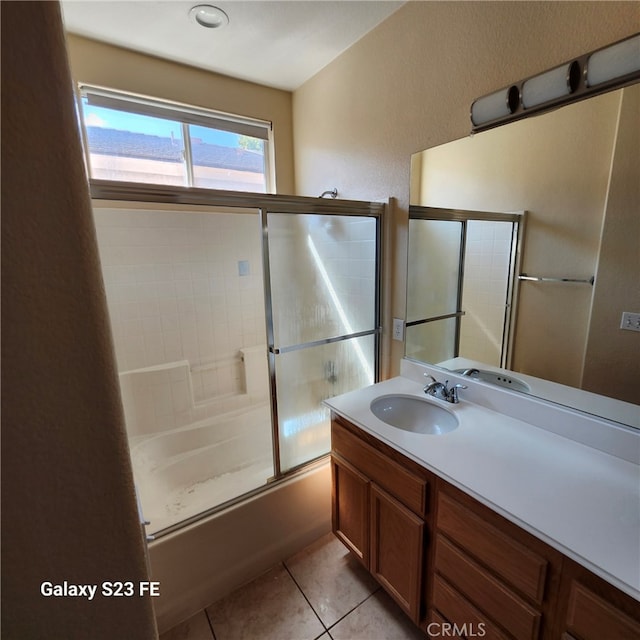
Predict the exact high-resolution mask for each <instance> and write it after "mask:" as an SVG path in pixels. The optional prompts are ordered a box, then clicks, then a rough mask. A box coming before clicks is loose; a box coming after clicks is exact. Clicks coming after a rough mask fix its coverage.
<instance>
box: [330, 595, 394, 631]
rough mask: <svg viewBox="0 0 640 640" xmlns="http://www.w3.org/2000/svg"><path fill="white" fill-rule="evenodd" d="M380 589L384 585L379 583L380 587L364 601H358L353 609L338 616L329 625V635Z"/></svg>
mask: <svg viewBox="0 0 640 640" xmlns="http://www.w3.org/2000/svg"><path fill="white" fill-rule="evenodd" d="M380 589H382V587H381V586H380V585H378V587H377V588H376V589H375V590H374V591H372V592H371V593H370V594H369V595H368V596H367V597H366V598H365V599H364V600H363V601H362V602H358V604H357V605H356V606H355V607H353V609H349V611H347V613H345V614H344V615H343V616H341V617H340V618H338V619H337V620H336V621H335V622H334V623H333V624H332V625H331V626H330V627H328V628H327V632H328V633H329V635H331V633H330V632H331V629H333V628H334V627H335V626H336V625H337V624H338V623H340V622H342V621H343V620H344V619H345V618H346V617H348V616H350V615H351V614H352V613H353V612H354V611H355V610H356V609H357V608H358V607H360V606H362V605H363V604H364V603H365V602H366V601H367V600H369V598H371V597H372V596H374V595H375V594H376V593H378V591H380Z"/></svg>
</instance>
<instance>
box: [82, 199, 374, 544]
mask: <svg viewBox="0 0 640 640" xmlns="http://www.w3.org/2000/svg"><path fill="white" fill-rule="evenodd" d="M100 188H103V187H100ZM107 189H108V188H107ZM169 191H170V190H169V189H167V194H169ZM121 194H122V191H119V192H118V195H120V199H123V196H122V195H121ZM131 196H135V197H131ZM94 197H95V199H94V219H95V223H96V231H97V238H98V245H99V249H100V257H101V263H102V270H103V277H104V282H105V290H106V294H107V303H108V307H109V314H110V318H111V325H112V331H113V337H114V346H115V351H116V359H117V363H118V370H119V378H120V387H121V394H122V401H123V407H124V412H125V422H126V426H127V434H128V437H129V445H130V452H131V458H132V464H133V470H134V476H135V481H136V485H137V491H138V494H139V498H140V502H141V508H142V512H143V513H144V518H145V520H147V521H150V522H151V524H150V525H148V526H147V534H149V535H151V536H154V537H156V538H157V537H159V536H163V535H165V534H167V533H169V532H172V531H175V530H177V529H180V528H182V527H183V526H185V525H186V524H189V523H191V522H194V521H195V520H198V519H200V518H202V517H204V516H206V515H210V514H213V513H215V512H217V511H219V510H221V509H223V508H226V507H227V506H230V505H232V504H235V503H236V502H238V501H242V500H244V499H246V497H248V496H251V495H254V494H255V493H256V492H260V491H262V490H263V489H264V488H266V487H267V486H269V487H272V486H274V482H278V481H279V480H284V479H286V478H287V477H288V475H290V474H291V473H293V472H296V471H299V470H304V469H305V468H307V466H308V465H309V463H311V462H314V461H315V460H318V459H320V458H322V457H323V456H326V455H327V453H328V451H329V448H330V430H329V411H328V409H327V408H326V407H324V406H323V405H322V400H323V399H325V398H327V397H332V396H334V395H338V394H340V393H344V392H346V391H350V390H352V389H355V388H359V387H362V386H366V385H367V384H371V383H372V382H374V381H375V379H376V377H377V376H376V373H375V372H376V370H377V353H378V350H379V330H378V327H379V310H378V305H379V282H378V278H379V275H378V273H379V268H378V256H379V253H380V251H379V247H380V242H381V240H380V215H381V212H382V205H377V204H376V205H373V204H372V205H369V204H367V203H365V205H366V206H364V208H363V203H348V202H347V203H343V202H334V201H333V200H324V199H323V200H321V201H320V202H319V201H318V200H317V199H300V200H301V202H297V201H296V202H292V199H289V198H287V206H286V207H283V208H284V210H285V211H287V212H286V213H280V212H279V211H278V207H276V206H275V205H274V206H273V207H270V208H271V209H273V210H268V207H266V206H256V205H257V203H256V199H257V200H259V199H260V196H248V195H247V196H243V197H242V203H241V204H242V206H240V203H238V204H236V203H233V205H231V206H230V205H229V203H228V202H226V203H225V206H219V205H215V204H211V203H210V202H209V203H204V204H203V203H202V202H198V203H191V202H185V203H181V204H179V205H173V204H172V205H169V204H157V203H156V204H153V203H150V202H146V201H145V198H144V189H143V190H142V191H141V193H137V192H136V191H135V190H133V189H132V190H127V200H124V202H121V203H119V204H118V205H117V206H114V205H113V201H114V200H117V199H118V198H114V197H113V194H111V193H109V194H108V195H107V194H102V196H101V197H99V198H98V197H96V193H95V192H94ZM167 200H169V195H167ZM232 200H233V199H232ZM275 200H277V197H275ZM294 200H297V199H294ZM310 200H312V201H313V202H312V203H310V202H309V201H310ZM261 204H262V205H264V203H261ZM270 204H271V203H270ZM251 205H253V206H251ZM314 208H319V209H320V210H321V212H322V213H315V212H314ZM354 209H355V211H354Z"/></svg>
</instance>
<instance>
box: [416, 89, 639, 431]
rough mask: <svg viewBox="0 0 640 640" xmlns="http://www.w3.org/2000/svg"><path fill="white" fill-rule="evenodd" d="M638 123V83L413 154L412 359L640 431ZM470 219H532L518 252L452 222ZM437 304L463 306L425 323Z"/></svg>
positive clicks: (526, 223) (504, 234) (525, 221)
mask: <svg viewBox="0 0 640 640" xmlns="http://www.w3.org/2000/svg"><path fill="white" fill-rule="evenodd" d="M639 114H640V85H632V86H630V87H626V88H624V89H620V90H618V91H614V92H610V93H606V94H603V95H600V96H597V97H593V98H590V99H587V100H583V101H580V102H577V103H574V104H571V105H568V106H565V107H562V108H559V109H557V110H555V111H552V112H550V113H546V114H544V115H540V116H537V117H532V118H528V119H525V120H520V121H517V122H513V123H510V124H507V125H504V126H502V127H498V128H495V129H492V130H490V131H487V132H484V133H479V134H476V135H473V136H471V137H469V138H465V139H462V140H456V141H454V142H451V143H448V144H445V145H442V146H440V147H435V148H432V149H427V150H426V151H422V152H420V153H416V154H414V156H413V157H412V166H411V199H410V202H411V205H412V206H411V207H410V221H409V258H408V273H407V333H406V355H407V357H410V358H413V359H417V360H422V361H425V362H429V364H435V365H438V366H442V367H444V368H446V369H449V370H456V371H458V372H461V371H467V375H469V376H471V377H476V378H478V379H479V380H481V381H483V382H486V383H495V384H501V385H503V386H508V385H511V388H512V389H514V390H519V391H521V392H527V393H531V394H533V395H536V396H539V397H543V398H545V399H549V400H553V401H555V402H559V403H561V404H565V405H568V406H572V407H574V408H578V409H581V410H585V411H588V412H590V413H594V414H597V415H600V416H602V417H605V418H609V419H612V420H615V421H618V422H621V423H624V424H628V425H632V426H636V427H639V428H640V406H638V405H639V404H640V333H639V332H637V331H633V330H631V329H632V327H628V328H626V327H625V328H623V326H622V324H623V323H622V314H623V312H633V313H636V314H638V313H640V117H639ZM460 212H472V213H473V212H491V214H490V215H491V216H493V218H496V216H497V220H498V221H496V222H495V224H496V225H502V222H499V216H500V215H504V216H505V222H508V220H509V218H508V216H509V215H513V214H516V215H522V216H523V218H522V220H523V223H522V224H521V225H520V229H519V232H518V233H519V234H520V236H519V238H518V244H517V247H516V245H515V244H514V243H515V239H514V238H515V237H516V236H514V235H513V227H512V226H510V227H509V228H510V229H512V232H511V236H510V240H509V238H508V237H507V236H508V235H509V232H507V231H506V230H500V231H496V232H494V231H493V230H482V231H480V232H478V233H476V235H475V236H473V237H472V236H469V235H468V230H465V231H463V232H462V234H461V232H460V230H459V229H457V227H456V228H455V229H454V228H447V227H446V226H443V225H446V224H447V223H449V224H453V223H454V222H455V221H456V216H457V218H458V219H459V218H460V216H461V215H462V216H464V215H465V214H464V213H463V214H461V213H460ZM524 212H526V214H524ZM523 214H524V215H523ZM487 224H490V223H487ZM426 225H430V226H429V227H427V226H426ZM436 225H438V226H436ZM496 229H497V227H496ZM503 231H504V232H503ZM496 236H502V237H503V238H504V237H507V239H506V241H503V242H502V245H500V247H498V244H496V243H497V240H496ZM461 245H462V249H461ZM505 247H508V250H509V251H510V252H511V253H510V254H509V260H508V261H506V256H505V252H506V249H505ZM471 249H473V252H472V251H471ZM474 252H475V253H474ZM476 254H477V255H476ZM478 255H479V256H480V258H478V257H477V256H478ZM425 256H430V260H431V262H432V264H431V266H430V267H428V268H425ZM498 264H500V265H502V266H501V270H502V271H501V273H500V274H498V273H497V268H496V265H498ZM496 278H497V279H499V280H500V282H501V283H502V284H500V285H499V286H498V288H497V289H496V285H495V282H494V281H495V280H496ZM470 282H475V284H474V285H473V287H474V288H473V291H471V289H470V287H471V285H470V284H469V283H470ZM505 283H506V284H505ZM434 290H435V293H434ZM447 291H448V293H447ZM427 292H429V293H427ZM472 294H473V295H472ZM426 295H429V296H431V297H433V296H434V295H435V296H436V298H437V300H436V308H438V305H440V306H442V305H443V304H444V303H443V300H444V301H446V300H447V297H449V298H451V300H453V299H455V300H456V303H455V304H454V303H452V304H454V306H456V305H457V306H456V308H451V307H447V308H446V309H444V312H443V313H440V314H438V313H435V314H434V315H433V317H432V318H431V319H429V318H427V319H426V320H425V318H424V317H422V318H421V317H418V316H420V315H421V314H420V313H417V312H416V309H421V308H424V307H425V306H428V305H429V304H431V302H433V301H428V300H425V296H426ZM485 303H486V304H485ZM489 303H491V305H493V306H494V307H496V305H497V307H498V309H497V310H496V308H494V309H493V311H492V312H491V313H493V315H494V319H495V318H502V325H501V327H502V331H503V333H502V334H500V336H499V337H496V336H495V335H493V334H491V335H490V333H489V330H488V329H486V327H487V324H488V323H487V322H486V318H485V317H483V316H482V315H481V314H480V312H479V311H478V309H479V308H480V307H483V306H484V307H487V306H488V305H489ZM444 306H446V304H445V305H444ZM416 313H417V316H416ZM491 313H489V314H488V315H487V317H490V315H491ZM423 315H424V314H423ZM448 315H450V316H451V317H449V318H442V317H441V316H448ZM452 318H456V320H452ZM434 319H435V320H436V323H434V322H432V320H434ZM443 321H446V322H448V323H449V328H448V329H443V330H439V329H437V328H436V324H437V323H438V322H439V323H440V324H443ZM465 324H466V329H465ZM494 324H495V325H496V326H499V325H500V320H499V319H498V320H496V322H494ZM461 327H462V329H461ZM461 331H462V334H463V339H461V338H460V336H461ZM470 334H475V338H472V339H469V338H468V335H470ZM464 336H467V337H464ZM474 340H475V343H474ZM499 342H500V343H501V346H500V347H498V343H499ZM490 343H491V344H492V345H493V346H494V347H495V348H492V349H490V350H489V351H487V350H486V349H485V351H484V352H483V347H486V346H487V345H488V344H490Z"/></svg>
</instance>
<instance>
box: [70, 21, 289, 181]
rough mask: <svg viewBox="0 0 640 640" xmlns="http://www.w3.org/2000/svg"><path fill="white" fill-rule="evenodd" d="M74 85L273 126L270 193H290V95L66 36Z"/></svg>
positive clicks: (92, 41)
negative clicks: (274, 179) (273, 188)
mask: <svg viewBox="0 0 640 640" xmlns="http://www.w3.org/2000/svg"><path fill="white" fill-rule="evenodd" d="M67 47H68V51H69V61H70V64H71V71H72V74H73V78H74V80H75V81H76V82H84V83H87V84H93V85H97V86H101V87H107V88H110V89H119V90H120V91H129V92H131V93H140V94H143V95H148V96H152V97H154V98H163V99H165V100H173V101H175V102H183V103H185V104H189V105H195V106H198V107H205V108H208V109H215V110H218V111H224V112H226V113H235V114H238V115H243V116H247V117H251V118H258V119H261V120H268V121H271V122H273V142H274V153H275V170H276V175H277V184H276V193H284V194H291V193H293V189H294V170H293V141H292V124H291V119H292V107H291V93H289V92H288V91H281V90H279V89H271V88H269V87H264V86H261V85H258V84H253V83H251V82H245V81H244V80H237V79H235V78H229V77H227V76H223V75H219V74H215V73H211V72H208V71H202V70H200V69H195V68H194V67H188V66H185V65H182V64H177V63H174V62H168V61H166V60H161V59H159V58H153V57H151V56H147V55H143V54H140V53H135V52H133V51H128V50H126V49H122V48H120V47H114V46H111V45H108V44H104V43H101V42H96V41H94V40H89V39H87V38H82V37H80V36H76V35H73V34H68V35H67Z"/></svg>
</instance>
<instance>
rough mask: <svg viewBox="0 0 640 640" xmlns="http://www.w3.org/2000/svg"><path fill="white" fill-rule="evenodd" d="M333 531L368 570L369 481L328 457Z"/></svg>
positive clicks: (349, 466) (342, 462)
mask: <svg viewBox="0 0 640 640" xmlns="http://www.w3.org/2000/svg"><path fill="white" fill-rule="evenodd" d="M331 471H332V491H333V497H332V500H331V505H332V514H331V520H332V528H333V532H334V533H335V535H336V536H337V537H338V538H339V539H340V540H342V542H343V543H344V544H345V545H346V546H347V548H349V549H350V550H351V551H352V552H353V553H354V554H355V555H356V557H357V558H358V559H359V560H360V562H362V564H363V565H364V566H365V567H366V568H367V569H368V568H369V480H368V479H367V478H366V477H365V476H363V475H362V474H361V473H360V472H359V471H358V470H357V469H356V468H355V467H353V466H351V465H350V464H349V463H348V462H347V461H346V460H343V459H342V458H339V457H337V456H336V455H335V454H334V455H333V456H332V457H331Z"/></svg>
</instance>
